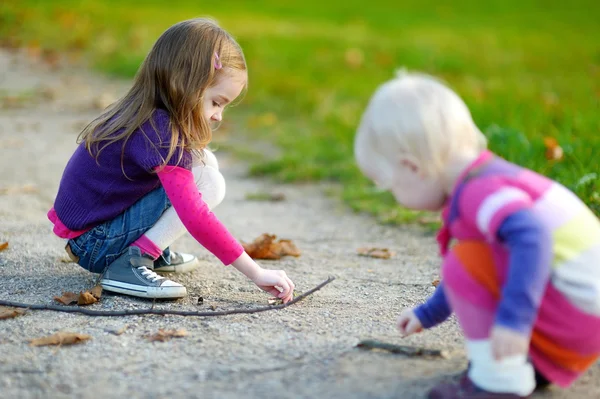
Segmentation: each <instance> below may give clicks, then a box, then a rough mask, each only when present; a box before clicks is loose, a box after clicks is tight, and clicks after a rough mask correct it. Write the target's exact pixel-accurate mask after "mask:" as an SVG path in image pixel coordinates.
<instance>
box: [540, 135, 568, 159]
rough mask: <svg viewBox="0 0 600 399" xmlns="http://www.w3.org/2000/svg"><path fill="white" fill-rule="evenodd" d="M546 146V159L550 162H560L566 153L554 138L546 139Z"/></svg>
mask: <svg viewBox="0 0 600 399" xmlns="http://www.w3.org/2000/svg"><path fill="white" fill-rule="evenodd" d="M544 146H545V147H546V159H548V160H550V161H560V160H561V159H562V157H563V155H564V151H563V149H562V147H561V146H560V145H558V141H557V140H556V139H555V138H554V137H544Z"/></svg>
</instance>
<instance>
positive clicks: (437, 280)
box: [431, 279, 440, 287]
mask: <svg viewBox="0 0 600 399" xmlns="http://www.w3.org/2000/svg"><path fill="white" fill-rule="evenodd" d="M431 285H433V286H434V287H437V286H438V285H440V280H439V279H435V280H433V281H432V282H431Z"/></svg>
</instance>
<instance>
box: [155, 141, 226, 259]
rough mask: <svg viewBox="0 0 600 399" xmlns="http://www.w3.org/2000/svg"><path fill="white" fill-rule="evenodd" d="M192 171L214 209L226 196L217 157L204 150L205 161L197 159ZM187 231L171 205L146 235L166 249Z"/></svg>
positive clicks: (208, 202) (197, 183)
mask: <svg viewBox="0 0 600 399" xmlns="http://www.w3.org/2000/svg"><path fill="white" fill-rule="evenodd" d="M192 173H193V174H194V180H195V181H196V185H197V186H198V191H200V193H201V194H202V199H203V200H204V202H206V204H207V205H208V208H209V209H210V210H213V209H214V208H216V207H217V205H219V204H220V203H221V202H222V201H223V198H225V178H224V177H223V175H222V174H221V172H219V163H218V162H217V158H216V157H215V156H214V154H213V153H212V152H211V151H209V150H204V162H201V161H200V160H199V159H198V160H195V162H194V166H193V168H192ZM186 231H187V229H186V228H185V226H184V225H183V223H182V222H181V220H179V216H177V212H175V209H173V207H170V208H169V209H167V210H166V211H165V212H164V213H163V214H162V216H161V217H160V218H159V219H158V221H157V222H156V224H155V225H154V226H152V227H151V228H150V229H149V230H148V231H146V233H145V234H144V235H145V236H146V238H148V239H149V240H150V241H152V242H153V243H154V244H155V245H156V246H157V247H158V248H160V249H161V250H163V251H164V250H165V249H166V248H167V247H169V246H170V245H171V244H173V243H174V242H175V240H177V239H178V238H179V237H181V236H182V235H184V234H185V232H186Z"/></svg>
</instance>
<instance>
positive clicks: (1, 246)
mask: <svg viewBox="0 0 600 399" xmlns="http://www.w3.org/2000/svg"><path fill="white" fill-rule="evenodd" d="M5 249H8V242H3V243H0V251H4V250H5Z"/></svg>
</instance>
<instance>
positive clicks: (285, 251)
mask: <svg viewBox="0 0 600 399" xmlns="http://www.w3.org/2000/svg"><path fill="white" fill-rule="evenodd" d="M276 238H277V236H276V235H274V234H267V233H264V234H262V235H261V236H260V237H258V238H256V239H255V240H254V241H253V242H251V243H250V244H248V243H244V242H242V246H243V247H244V250H245V251H246V252H247V253H248V255H250V257H251V258H252V259H272V260H277V259H280V258H281V257H283V256H288V255H289V256H296V257H298V256H300V250H299V249H298V247H296V245H295V244H294V243H293V242H292V241H291V240H279V241H276V240H275V239H276Z"/></svg>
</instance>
